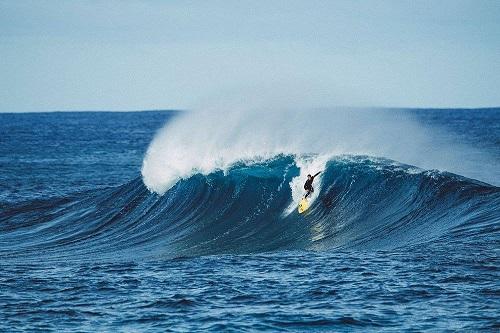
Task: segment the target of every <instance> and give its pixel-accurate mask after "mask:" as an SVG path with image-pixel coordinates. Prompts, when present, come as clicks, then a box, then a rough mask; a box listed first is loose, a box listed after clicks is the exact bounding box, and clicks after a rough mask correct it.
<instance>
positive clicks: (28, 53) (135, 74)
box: [0, 0, 500, 112]
mask: <svg viewBox="0 0 500 333" xmlns="http://www.w3.org/2000/svg"><path fill="white" fill-rule="evenodd" d="M499 87H500V1H458V0H453V1H402V0H398V1H369V0H366V1H353V0H350V1H333V0H332V1H311V0H308V1H256V0H253V1H241V0H238V1H159V0H158V1H55V0H54V1H19V0H12V1H1V0H0V112H16V111H44V110H142V109H164V108H175V109H189V108H196V107H203V105H204V104H205V103H206V104H210V103H212V102H213V101H216V102H217V103H222V104H223V103H224V100H225V99H227V100H240V101H243V103H244V102H245V101H250V100H252V99H253V98H255V99H264V100H265V99H269V100H270V101H272V100H273V98H276V99H277V100H279V101H280V102H284V101H287V102H288V103H290V104H291V105H293V104H297V105H306V106H307V105H309V106H314V107H317V106H325V107H327V106H333V105H350V106H396V107H398V106H404V107H484V106H498V105H500V90H499ZM263 96H265V97H263ZM270 103H271V102H270Z"/></svg>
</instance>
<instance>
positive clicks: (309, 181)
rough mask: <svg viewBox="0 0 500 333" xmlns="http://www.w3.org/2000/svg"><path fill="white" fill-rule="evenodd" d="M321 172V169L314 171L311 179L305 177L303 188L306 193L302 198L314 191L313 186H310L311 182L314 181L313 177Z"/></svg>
mask: <svg viewBox="0 0 500 333" xmlns="http://www.w3.org/2000/svg"><path fill="white" fill-rule="evenodd" d="M320 173H321V171H319V172H318V173H316V174H315V175H314V176H312V177H311V179H307V180H306V183H305V184H304V190H306V191H307V193H306V195H305V197H304V198H307V197H308V196H309V195H311V193H313V192H314V187H313V186H312V183H313V181H314V177H316V176H317V175H319V174H320Z"/></svg>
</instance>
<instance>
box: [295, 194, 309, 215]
mask: <svg viewBox="0 0 500 333" xmlns="http://www.w3.org/2000/svg"><path fill="white" fill-rule="evenodd" d="M308 208H309V202H308V201H307V199H306V198H302V200H300V202H299V208H298V209H299V213H300V214H302V213H303V212H305V211H306V210H307V209H308Z"/></svg>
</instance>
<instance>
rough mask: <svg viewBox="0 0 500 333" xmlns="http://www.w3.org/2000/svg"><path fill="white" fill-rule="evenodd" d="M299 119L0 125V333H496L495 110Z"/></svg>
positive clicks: (25, 120) (75, 118)
mask: <svg viewBox="0 0 500 333" xmlns="http://www.w3.org/2000/svg"><path fill="white" fill-rule="evenodd" d="M316 112H319V113H314V112H312V113H311V115H309V114H308V116H307V118H306V119H308V120H307V127H308V128H301V127H300V126H303V125H302V124H300V121H301V120H300V119H304V117H302V115H301V114H299V115H296V114H293V115H291V116H289V117H287V119H286V120H285V119H282V114H281V113H277V114H276V115H275V116H272V115H270V116H269V118H267V117H264V118H262V117H260V115H259V116H257V117H255V118H256V119H258V121H256V122H255V121H254V120H253V119H246V118H244V119H243V120H242V118H241V117H236V116H234V117H233V116H232V115H228V114H224V115H222V116H221V118H217V119H216V121H215V122H211V121H210V120H208V121H206V119H205V118H203V117H204V116H203V115H200V116H198V115H197V114H196V113H195V112H182V111H168V110H167V111H147V112H48V113H3V114H2V113H0V258H1V260H0V319H1V320H0V331H2V332H24V331H43V332H47V331H54V332H60V331H65V332H95V331H102V332H116V331H119V332H142V331H147V332H193V331H211V332H242V331H243V332H255V331H257V332H261V331H269V332H278V331H284V332H301V331H328V332H351V331H360V332H367V331H382V332H401V331H407V332H422V331H432V332H434V331H470V332H475V331H493V332H495V331H496V332H498V331H499V330H500V320H499V316H498V314H499V313H500V297H499V296H500V284H499V281H500V275H499V249H500V247H499V245H500V233H499V231H500V223H499V222H500V187H499V186H500V168H499V165H500V163H499V162H500V108H492V109H397V110H396V109H390V110H385V111H381V110H377V109H374V110H363V111H361V112H354V111H352V110H348V111H347V113H343V114H342V115H341V116H332V114H333V113H331V112H330V111H328V112H325V111H324V110H323V111H316ZM350 112H354V113H356V114H358V116H356V117H354V118H353V117H351V113H350ZM382 112H383V113H384V116H383V117H381V118H380V117H376V116H374V115H376V114H379V113H382ZM325 117H326V118H325ZM328 117H330V118H328ZM403 118H404V119H403ZM395 120H397V122H396V123H395ZM315 121H317V123H315ZM400 121H401V122H400ZM296 123H299V124H300V126H299V128H295V124H296ZM276 124H279V125H276ZM315 171H322V173H321V174H320V176H319V177H318V180H315V182H314V187H315V191H314V195H313V197H312V199H311V207H310V209H309V210H308V211H307V212H306V213H304V214H299V213H298V212H297V211H296V207H297V206H296V205H297V202H298V200H299V199H300V197H301V196H302V195H303V193H302V188H301V186H302V184H303V182H304V181H305V176H306V175H307V173H313V172H315Z"/></svg>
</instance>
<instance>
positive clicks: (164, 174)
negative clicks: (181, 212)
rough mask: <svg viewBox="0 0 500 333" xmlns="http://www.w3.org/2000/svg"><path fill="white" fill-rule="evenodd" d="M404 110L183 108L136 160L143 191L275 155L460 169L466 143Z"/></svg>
mask: <svg viewBox="0 0 500 333" xmlns="http://www.w3.org/2000/svg"><path fill="white" fill-rule="evenodd" d="M434 137H435V135H434V133H431V132H430V130H429V129H427V128H425V127H423V126H422V125H420V124H419V123H417V122H416V121H414V120H413V119H412V117H411V116H410V115H408V114H406V113H405V112H404V111H403V110H391V109H360V108H359V109H355V108H330V109H305V108H301V109H298V108H295V109H284V108H273V109H268V108H255V109H243V108H231V109H227V110H223V109H217V110H213V109H205V110H199V111H189V112H185V113H183V114H182V115H180V116H178V117H177V118H175V119H174V120H172V121H171V122H170V123H168V124H167V125H166V126H165V127H164V128H163V129H162V130H160V131H159V133H157V135H156V136H155V138H154V139H153V141H152V142H151V144H150V146H149V148H148V151H147V153H146V156H145V158H144V161H143V166H142V176H143V181H144V183H145V185H146V186H147V187H148V189H149V190H151V191H154V192H156V193H159V194H163V193H165V192H166V191H167V190H168V189H170V188H171V187H172V186H173V185H174V184H175V183H176V182H177V181H178V180H179V179H186V178H188V177H190V176H192V175H193V174H196V173H201V174H204V175H206V174H209V173H210V172H212V171H214V170H227V169H228V168H229V167H230V166H231V165H233V164H234V163H235V162H238V161H242V160H244V161H247V162H249V161H262V160H264V159H269V158H271V157H273V156H275V155H278V154H287V155H296V156H302V155H310V154H318V155H321V156H323V157H325V156H326V157H327V158H329V157H331V156H334V155H340V154H352V155H371V156H377V157H386V158H390V159H394V160H397V161H399V162H402V163H407V164H411V165H415V166H419V167H422V168H426V169H431V168H436V169H441V170H448V171H452V172H457V171H459V172H463V174H465V175H467V172H466V170H461V169H460V161H461V160H463V158H464V156H465V154H466V151H467V148H465V147H463V146H458V145H455V146H454V147H450V146H449V144H450V143H448V144H446V145H445V144H443V142H442V141H441V143H439V144H438V143H437V142H436V141H435V140H433V138H434Z"/></svg>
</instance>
